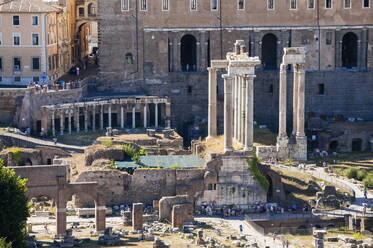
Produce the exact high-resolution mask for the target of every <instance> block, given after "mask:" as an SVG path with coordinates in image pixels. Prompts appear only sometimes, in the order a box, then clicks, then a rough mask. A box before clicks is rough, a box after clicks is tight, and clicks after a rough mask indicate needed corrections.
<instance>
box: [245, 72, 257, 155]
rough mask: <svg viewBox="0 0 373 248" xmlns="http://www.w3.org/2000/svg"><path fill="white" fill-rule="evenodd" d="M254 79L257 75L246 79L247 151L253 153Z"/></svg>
mask: <svg viewBox="0 0 373 248" xmlns="http://www.w3.org/2000/svg"><path fill="white" fill-rule="evenodd" d="M254 78H255V75H249V76H246V77H245V78H244V80H245V81H246V82H245V83H246V104H245V105H246V106H245V107H246V108H245V110H246V122H245V133H246V136H245V147H244V150H245V151H251V150H252V149H253V143H254Z"/></svg>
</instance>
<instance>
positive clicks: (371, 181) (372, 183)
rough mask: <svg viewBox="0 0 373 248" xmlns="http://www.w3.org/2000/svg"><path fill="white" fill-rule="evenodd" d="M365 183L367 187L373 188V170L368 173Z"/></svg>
mask: <svg viewBox="0 0 373 248" xmlns="http://www.w3.org/2000/svg"><path fill="white" fill-rule="evenodd" d="M363 184H364V186H365V187H367V188H373V172H371V173H369V174H367V175H366V176H365V178H364V180H363Z"/></svg>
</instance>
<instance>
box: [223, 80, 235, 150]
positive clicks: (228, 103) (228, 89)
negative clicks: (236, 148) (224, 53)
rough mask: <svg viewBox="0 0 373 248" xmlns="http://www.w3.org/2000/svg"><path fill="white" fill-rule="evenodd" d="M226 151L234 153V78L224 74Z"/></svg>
mask: <svg viewBox="0 0 373 248" xmlns="http://www.w3.org/2000/svg"><path fill="white" fill-rule="evenodd" d="M222 77H223V79H224V151H232V150H233V145H232V139H233V112H232V103H233V101H232V84H233V80H234V77H233V76H230V75H228V74H224V75H223V76H222Z"/></svg>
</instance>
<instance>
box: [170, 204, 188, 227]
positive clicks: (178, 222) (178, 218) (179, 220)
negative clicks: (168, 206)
mask: <svg viewBox="0 0 373 248" xmlns="http://www.w3.org/2000/svg"><path fill="white" fill-rule="evenodd" d="M185 210H186V209H185V208H183V206H182V205H174V206H172V212H171V220H172V222H171V223H172V227H173V228H178V229H179V230H182V229H183V225H184V216H185V214H186V213H185Z"/></svg>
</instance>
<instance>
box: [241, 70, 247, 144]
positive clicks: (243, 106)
mask: <svg viewBox="0 0 373 248" xmlns="http://www.w3.org/2000/svg"><path fill="white" fill-rule="evenodd" d="M239 77H240V80H241V113H240V115H241V136H240V143H241V144H245V136H246V135H245V133H246V125H245V123H246V82H245V78H244V77H243V76H239Z"/></svg>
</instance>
